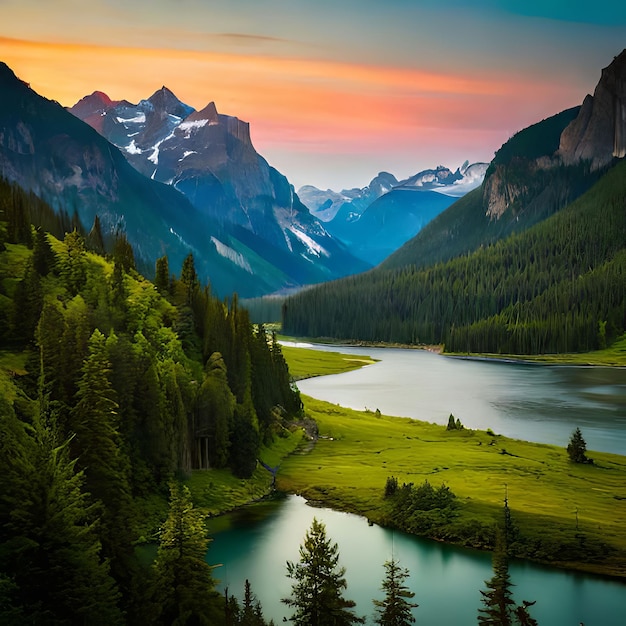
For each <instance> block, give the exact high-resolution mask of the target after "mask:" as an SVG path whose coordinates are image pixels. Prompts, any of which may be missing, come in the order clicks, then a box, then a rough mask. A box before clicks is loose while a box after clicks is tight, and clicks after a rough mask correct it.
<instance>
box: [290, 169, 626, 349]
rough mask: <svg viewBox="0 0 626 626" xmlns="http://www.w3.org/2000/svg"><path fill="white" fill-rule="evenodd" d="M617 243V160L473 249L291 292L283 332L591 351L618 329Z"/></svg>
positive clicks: (620, 247) (622, 249)
mask: <svg viewBox="0 0 626 626" xmlns="http://www.w3.org/2000/svg"><path fill="white" fill-rule="evenodd" d="M461 202H462V201H461ZM625 242H626V163H623V162H621V163H619V164H617V165H616V166H614V167H613V168H612V169H611V170H609V171H608V173H607V174H606V175H605V176H603V177H602V178H601V179H600V181H599V182H597V183H596V184H595V185H594V186H593V187H592V188H591V189H590V190H589V191H587V192H586V193H585V194H583V195H582V196H580V197H579V198H578V199H577V200H576V201H574V202H573V203H571V204H569V205H568V206H567V207H566V208H564V209H562V210H561V211H559V212H557V213H556V214H554V215H553V216H551V217H549V218H547V219H545V220H544V221H542V222H540V223H538V224H536V225H534V226H532V227H531V228H529V229H528V230H526V231H524V232H522V233H513V234H512V235H510V236H509V237H507V238H506V239H501V240H498V241H495V242H493V243H491V244H486V245H483V246H481V247H480V248H479V249H478V250H476V251H475V252H468V253H465V254H462V255H460V256H457V257H455V258H453V259H450V260H448V261H445V262H439V263H436V264H434V265H431V266H428V267H419V266H416V265H405V266H402V267H396V268H390V269H385V265H383V266H381V267H379V268H376V269H374V270H371V271H370V272H368V273H365V274H360V275H357V276H352V277H348V278H344V279H341V280H338V281H333V282H330V283H325V284H323V285H320V286H316V287H313V288H310V289H306V290H303V291H301V292H300V293H298V294H296V295H294V296H291V297H290V298H288V299H287V300H286V302H285V303H284V305H283V330H284V332H285V333H286V334H290V335H294V336H300V337H332V338H337V339H345V340H365V341H383V342H391V343H402V344H444V346H445V350H446V351H449V352H458V353H467V352H474V353H496V354H547V353H563V352H588V351H591V350H596V349H602V348H604V347H606V346H607V345H609V344H610V343H611V342H613V341H614V340H615V339H616V338H618V337H620V336H621V335H622V334H623V333H624V332H625V330H626V246H625Z"/></svg>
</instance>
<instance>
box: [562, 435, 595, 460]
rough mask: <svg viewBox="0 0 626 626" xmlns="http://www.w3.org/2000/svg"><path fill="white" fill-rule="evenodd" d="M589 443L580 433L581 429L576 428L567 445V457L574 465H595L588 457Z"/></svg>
mask: <svg viewBox="0 0 626 626" xmlns="http://www.w3.org/2000/svg"><path fill="white" fill-rule="evenodd" d="M586 452H587V443H586V441H585V440H584V438H583V434H582V433H581V432H580V428H576V429H575V430H574V432H573V433H572V436H571V437H570V440H569V443H568V444H567V456H569V458H570V461H572V462H574V463H593V461H592V460H591V459H590V458H588V457H587V454H586Z"/></svg>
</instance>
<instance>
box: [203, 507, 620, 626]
mask: <svg viewBox="0 0 626 626" xmlns="http://www.w3.org/2000/svg"><path fill="white" fill-rule="evenodd" d="M313 517H317V518H318V519H319V520H321V521H323V522H324V523H325V524H326V531H327V536H328V537H329V538H330V539H332V541H333V542H336V543H337V544H338V545H339V553H340V562H341V564H342V565H344V566H345V567H346V569H347V572H346V578H347V581H348V589H347V592H346V594H345V596H346V597H347V598H350V599H352V600H354V601H356V603H357V607H356V612H357V614H358V615H362V616H366V617H367V623H368V624H373V623H374V621H373V615H374V607H373V604H372V598H382V596H383V594H382V592H381V591H380V589H379V587H380V583H381V581H382V580H383V577H384V570H383V563H384V562H385V561H386V560H388V559H389V558H391V556H392V555H393V556H394V557H395V558H397V559H399V560H400V564H401V565H402V566H403V567H406V568H408V569H409V571H410V574H411V575H410V578H409V579H408V581H407V584H408V585H409V587H410V588H411V590H412V591H414V592H415V598H414V601H415V602H417V603H418V604H419V607H418V608H417V609H415V611H414V615H415V617H416V619H417V624H419V625H420V626H427V625H430V626H465V625H468V626H469V625H470V624H471V625H474V624H476V615H477V610H478V608H479V607H480V606H481V601H480V597H481V596H480V589H484V588H485V586H484V581H485V580H487V579H489V578H491V576H492V570H491V556H490V554H489V553H483V552H478V551H474V550H466V549H462V548H457V547H454V546H446V545H443V544H439V543H436V542H432V541H428V540H422V539H419V538H416V537H412V536H410V535H405V534H403V533H400V532H398V531H395V532H394V531H391V530H386V529H383V528H380V527H379V526H375V525H374V526H369V525H368V523H367V521H366V520H365V519H364V518H362V517H358V516H355V515H350V514H347V513H339V512H337V511H332V510H330V509H319V508H313V507H310V506H308V505H307V504H306V502H305V501H304V500H303V499H302V498H300V497H298V496H289V497H287V498H285V499H282V500H280V501H273V502H268V503H262V504H260V505H253V506H251V507H246V508H245V509H243V510H241V511H238V512H237V513H236V514H232V515H230V516H227V517H226V518H219V519H217V520H214V521H213V523H214V524H216V525H221V526H222V528H223V527H224V525H225V524H227V525H228V528H226V529H222V530H219V526H215V527H214V528H213V537H214V541H213V543H212V544H211V547H210V549H209V553H208V557H207V560H208V561H209V563H211V564H221V565H220V566H219V567H217V568H216V570H215V576H216V577H217V578H219V579H220V581H221V582H220V589H222V590H223V589H224V588H225V587H228V589H229V593H231V594H233V595H235V596H237V597H238V598H239V599H241V598H242V597H243V588H244V581H245V579H246V578H248V579H249V580H250V584H251V585H252V590H253V591H254V593H255V594H256V595H257V597H258V599H259V600H260V602H261V604H262V606H263V613H264V615H265V617H266V619H268V620H269V619H273V620H274V622H275V623H276V625H277V626H278V625H279V624H281V623H282V621H283V617H288V616H289V615H290V612H289V607H287V606H286V605H284V604H282V603H281V602H280V598H281V597H285V596H288V595H289V593H290V590H291V583H290V581H289V579H288V578H287V577H286V567H285V563H286V561H287V560H290V561H296V562H297V561H298V560H299V553H298V550H299V547H300V544H301V543H302V540H303V538H304V534H305V532H306V531H307V530H308V529H309V528H310V526H311V522H312V521H313ZM510 573H511V579H512V581H513V583H514V584H515V587H514V589H513V591H514V597H515V599H516V601H517V602H518V603H519V602H521V601H522V600H536V601H537V604H536V605H535V606H534V607H532V615H533V617H534V618H535V619H537V620H538V622H539V624H541V626H578V624H579V623H580V622H581V621H582V622H584V623H585V626H623V625H624V623H626V622H625V616H626V585H624V584H622V583H620V582H616V581H611V580H603V579H600V578H596V577H593V576H588V575H582V574H574V573H568V572H565V571H561V570H556V569H551V568H545V567H539V566H537V565H532V564H529V563H522V562H513V563H512V564H511V566H510Z"/></svg>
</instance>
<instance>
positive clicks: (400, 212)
mask: <svg viewBox="0 0 626 626" xmlns="http://www.w3.org/2000/svg"><path fill="white" fill-rule="evenodd" d="M486 170H487V163H474V164H473V165H470V164H469V162H467V161H466V162H465V163H464V164H463V165H462V166H461V167H460V168H458V169H457V170H456V171H455V172H452V171H451V170H449V169H448V168H447V167H443V166H439V167H437V168H435V169H429V170H424V171H422V172H419V173H417V174H415V175H414V176H411V177H409V178H407V179H405V180H402V181H398V180H397V179H396V177H395V176H393V174H390V173H388V172H380V173H379V174H378V175H377V176H376V177H375V178H373V179H372V181H371V182H370V184H369V185H367V186H366V187H363V188H361V189H358V188H355V189H349V190H348V189H344V190H343V191H341V192H335V191H332V190H330V189H329V190H327V191H321V190H319V189H317V188H316V187H313V186H305V187H302V188H300V190H299V191H298V194H299V195H300V197H301V199H302V201H303V202H304V203H305V204H306V205H307V206H308V207H309V208H310V210H311V212H312V213H313V214H314V215H316V216H317V217H319V218H320V219H321V220H323V221H324V222H325V228H326V230H327V231H328V232H330V233H331V234H332V235H334V236H335V237H337V238H339V239H341V240H342V241H343V242H345V243H346V244H347V245H348V246H349V247H350V250H351V251H352V252H353V253H354V254H356V255H357V256H358V257H360V258H362V259H364V260H368V261H370V262H372V263H375V264H376V263H379V262H380V261H382V260H383V259H384V258H386V257H387V256H388V255H389V254H391V253H392V252H394V251H395V250H397V249H398V248H399V247H400V246H402V244H404V243H405V242H406V241H408V240H409V239H411V238H412V237H414V236H415V235H416V234H417V233H418V232H419V231H420V230H421V229H422V228H423V227H424V226H425V225H426V224H428V222H430V221H431V220H432V219H433V218H434V217H435V216H437V215H438V214H439V213H441V211H443V210H444V209H446V208H447V207H448V206H450V205H451V204H452V203H453V202H454V201H455V199H456V198H457V197H460V196H463V195H464V194H465V193H467V192H468V191H470V190H472V189H475V188H476V187H478V186H480V184H481V182H482V180H483V177H484V175H485V172H486Z"/></svg>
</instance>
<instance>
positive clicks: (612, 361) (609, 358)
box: [279, 335, 626, 375]
mask: <svg viewBox="0 0 626 626" xmlns="http://www.w3.org/2000/svg"><path fill="white" fill-rule="evenodd" d="M279 338H280V340H281V341H289V342H294V343H298V342H301V343H307V342H308V343H319V344H323V345H333V346H334V345H336V346H338V347H341V346H354V347H359V348H403V349H411V350H427V351H428V352H433V353H435V354H441V355H443V356H449V357H455V358H463V359H469V360H489V361H502V362H514V363H537V364H545V365H579V366H580V365H589V366H594V365H595V366H600V367H626V335H624V336H623V337H621V338H619V339H618V340H616V341H615V342H614V343H613V344H612V345H611V346H609V347H608V348H605V349H603V350H596V351H594V352H581V353H574V352H569V353H563V354H530V355H529V354H495V353H487V352H485V353H478V352H471V353H469V352H446V351H445V347H444V346H443V345H427V344H396V343H385V342H376V341H370V342H368V341H348V340H341V339H332V338H329V337H321V338H302V337H286V336H282V335H280V336H279ZM318 375H319V374H318Z"/></svg>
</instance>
